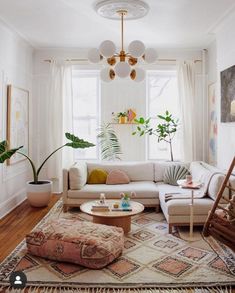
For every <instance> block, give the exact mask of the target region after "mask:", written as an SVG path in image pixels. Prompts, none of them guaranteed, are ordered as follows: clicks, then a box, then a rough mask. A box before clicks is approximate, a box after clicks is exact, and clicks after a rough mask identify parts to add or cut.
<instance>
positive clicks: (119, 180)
mask: <svg viewBox="0 0 235 293" xmlns="http://www.w3.org/2000/svg"><path fill="white" fill-rule="evenodd" d="M128 183H130V179H129V177H128V176H127V174H126V173H125V172H123V171H121V170H112V171H111V172H110V173H109V174H108V176H107V179H106V184H110V185H115V184H128Z"/></svg>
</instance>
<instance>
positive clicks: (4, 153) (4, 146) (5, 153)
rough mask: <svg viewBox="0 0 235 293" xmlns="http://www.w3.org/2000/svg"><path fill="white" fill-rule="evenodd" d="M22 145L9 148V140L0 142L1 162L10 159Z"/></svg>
mask: <svg viewBox="0 0 235 293" xmlns="http://www.w3.org/2000/svg"><path fill="white" fill-rule="evenodd" d="M22 147H23V146H20V147H18V148H14V149H11V150H8V143H7V141H6V140H4V141H2V142H0V163H4V162H5V161H6V160H7V159H10V158H11V156H13V155H14V154H15V153H16V152H17V151H18V150H19V149H21V148H22Z"/></svg>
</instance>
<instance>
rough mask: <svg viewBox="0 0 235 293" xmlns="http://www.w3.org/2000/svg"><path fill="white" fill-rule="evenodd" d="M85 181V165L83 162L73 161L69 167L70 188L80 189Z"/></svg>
mask: <svg viewBox="0 0 235 293" xmlns="http://www.w3.org/2000/svg"><path fill="white" fill-rule="evenodd" d="M86 182H87V165H86V163H85V162H79V163H75V164H74V165H73V166H72V167H71V168H70V169H69V183H70V184H69V185H70V189H81V188H82V187H83V186H84V185H85V184H86Z"/></svg>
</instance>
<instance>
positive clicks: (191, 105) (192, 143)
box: [177, 61, 207, 161]
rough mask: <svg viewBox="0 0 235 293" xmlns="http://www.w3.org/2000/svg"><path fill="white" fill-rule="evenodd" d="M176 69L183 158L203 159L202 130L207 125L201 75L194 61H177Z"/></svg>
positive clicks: (185, 159) (204, 134)
mask: <svg viewBox="0 0 235 293" xmlns="http://www.w3.org/2000/svg"><path fill="white" fill-rule="evenodd" d="M177 71H178V83H179V101H180V110H181V118H182V120H181V121H182V136H183V140H182V150H183V152H182V153H183V154H182V155H183V160H184V161H197V160H203V159H204V158H205V152H206V150H205V148H204V142H205V140H206V139H207V137H205V136H206V132H205V130H204V128H205V127H206V125H207V124H206V123H207V117H205V113H206V107H207V106H206V105H207V103H206V100H205V97H204V94H203V85H204V83H203V75H202V74H196V69H195V63H194V61H181V62H179V63H178V66H177Z"/></svg>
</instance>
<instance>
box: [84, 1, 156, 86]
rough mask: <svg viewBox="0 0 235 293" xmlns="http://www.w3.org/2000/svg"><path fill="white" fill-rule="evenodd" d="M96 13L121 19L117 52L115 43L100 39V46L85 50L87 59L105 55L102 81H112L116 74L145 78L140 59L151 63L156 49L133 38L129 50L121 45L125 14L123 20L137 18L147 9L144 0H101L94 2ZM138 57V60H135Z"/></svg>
mask: <svg viewBox="0 0 235 293" xmlns="http://www.w3.org/2000/svg"><path fill="white" fill-rule="evenodd" d="M95 10H96V12H97V13H98V14H99V15H101V16H103V17H105V18H109V19H120V18H121V50H120V52H117V50H116V46H115V44H114V43H113V42H112V41H110V40H105V41H103V42H102V43H101V44H100V46H99V49H96V48H93V49H91V50H90V51H89V52H88V60H89V61H90V62H92V63H98V62H100V61H101V60H102V59H104V58H106V62H107V63H108V65H109V67H105V68H103V69H102V70H101V72H100V76H101V79H102V80H103V81H105V82H110V81H112V80H113V79H114V78H115V77H116V76H118V77H120V78H126V77H130V78H131V79H132V80H134V81H136V82H141V81H142V80H144V78H145V70H143V69H142V68H141V67H139V61H140V60H144V61H145V62H146V63H153V62H155V61H156V59H157V52H156V51H155V49H153V48H147V49H146V48H145V45H144V43H143V42H141V41H139V40H135V41H132V42H131V43H130V44H129V46H128V52H126V51H125V48H124V17H125V19H138V18H141V17H143V16H145V15H146V14H147V13H148V11H149V6H148V5H147V3H145V2H144V1H141V0H104V1H99V2H98V3H97V4H96V5H95ZM138 58H139V59H138Z"/></svg>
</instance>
